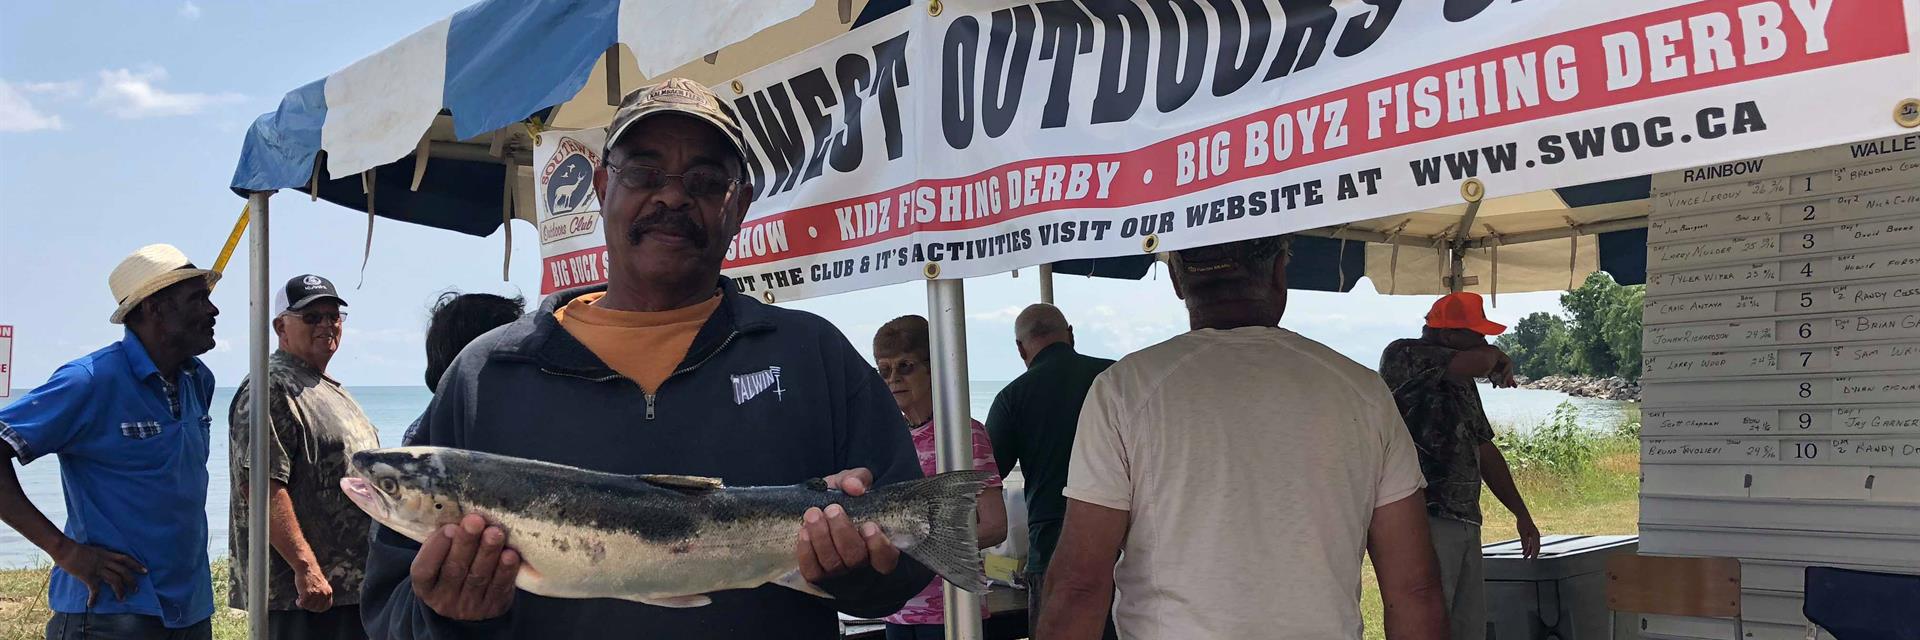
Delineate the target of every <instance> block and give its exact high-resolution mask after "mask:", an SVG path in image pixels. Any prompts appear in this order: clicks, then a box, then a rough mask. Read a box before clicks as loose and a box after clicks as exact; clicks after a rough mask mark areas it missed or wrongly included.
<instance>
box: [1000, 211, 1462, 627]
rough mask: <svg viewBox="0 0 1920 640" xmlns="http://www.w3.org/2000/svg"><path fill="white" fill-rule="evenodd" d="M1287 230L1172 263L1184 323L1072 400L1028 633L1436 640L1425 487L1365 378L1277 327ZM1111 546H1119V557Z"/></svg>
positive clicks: (1379, 395)
mask: <svg viewBox="0 0 1920 640" xmlns="http://www.w3.org/2000/svg"><path fill="white" fill-rule="evenodd" d="M1287 244H1288V242H1287V239H1286V238H1285V237H1278V238H1261V239H1257V240H1249V241H1243V242H1236V243H1229V244H1225V245H1218V246H1212V247H1203V248H1199V249H1189V250H1186V251H1181V252H1179V253H1177V254H1175V255H1174V257H1173V260H1172V270H1173V286H1174V292H1175V294H1177V295H1179V296H1180V298H1181V299H1182V300H1184V301H1186V305H1187V313H1188V316H1189V319H1190V323H1191V325H1192V327H1193V330H1192V331H1190V332H1188V333H1186V334H1184V335H1181V336H1179V337H1176V338H1173V339H1172V340H1168V341H1166V342H1163V343H1160V344H1158V345H1154V346H1152V347H1148V348H1147V349H1145V350H1143V351H1140V352H1139V353H1135V354H1133V355H1130V356H1127V357H1125V358H1122V359H1121V360H1120V361H1119V362H1118V363H1116V364H1114V365H1113V367H1112V368H1109V369H1108V370H1107V371H1106V373H1103V374H1101V375H1100V377H1099V379H1098V380H1096V381H1095V382H1094V385H1093V390H1092V391H1091V392H1090V393H1089V395H1088V396H1087V402H1086V405H1085V406H1084V407H1083V408H1082V409H1081V411H1080V424H1079V429H1078V434H1077V435H1076V436H1075V438H1074V445H1073V457H1072V462H1071V463H1070V464H1069V472H1068V477H1067V487H1066V490H1065V491H1064V492H1063V493H1064V494H1065V495H1066V497H1067V498H1068V501H1067V517H1066V525H1065V528H1064V530H1063V532H1062V533H1061V536H1060V545H1059V548H1058V549H1057V550H1056V551H1055V555H1054V558H1053V562H1052V565H1051V566H1050V568H1049V570H1048V574H1049V575H1048V577H1047V585H1046V588H1047V593H1046V594H1045V596H1044V597H1045V598H1046V601H1047V603H1048V605H1047V610H1046V614H1045V616H1044V617H1043V618H1042V619H1041V620H1040V621H1039V627H1038V631H1039V632H1038V633H1037V634H1035V637H1037V638H1046V639H1047V640H1076V639H1089V638H1097V637H1099V636H1100V632H1101V629H1102V627H1103V626H1104V624H1105V617H1106V612H1107V610H1108V606H1109V604H1108V603H1109V598H1112V610H1113V614H1114V618H1115V622H1116V623H1117V624H1118V626H1119V631H1120V637H1122V638H1140V639H1158V638H1181V639H1185V638H1313V639H1321V638H1359V637H1360V635H1361V621H1360V562H1361V554H1362V553H1363V552H1367V553H1370V554H1371V556H1372V559H1373V565H1374V570H1375V571H1376V572H1377V573H1378V574H1379V578H1380V592H1381V597H1382V600H1383V601H1384V603H1385V605H1386V607H1385V609H1386V621H1385V622H1386V632H1387V637H1388V638H1390V639H1391V640H1411V639H1422V640H1425V639H1435V640H1438V639H1444V638H1446V637H1447V621H1446V612H1445V609H1444V607H1443V605H1442V602H1441V587H1440V581H1439V574H1438V570H1437V568H1436V565H1435V562H1434V555H1433V545H1432V543H1431V541H1430V540H1429V539H1428V536H1427V512H1426V503H1425V496H1424V495H1423V493H1422V492H1421V488H1422V487H1424V486H1425V484H1426V483H1425V481H1424V479H1423V477H1422V475H1421V473H1420V465H1419V462H1418V460H1417V458H1416V456H1415V452H1414V447H1413V441H1412V439H1411V438H1410V437H1409V436H1408V435H1407V428H1406V426H1405V424H1403V423H1402V422H1401V419H1400V414H1399V412H1398V409H1397V407H1396V406H1395V405H1394V402H1393V396H1392V395H1391V394H1390V393H1389V392H1388V390H1387V388H1386V386H1385V385H1384V384H1383V383H1382V382H1381V381H1380V376H1379V374H1376V373H1374V372H1373V371H1372V370H1370V369H1367V368H1366V367H1364V366H1361V365H1359V364H1356V363H1354V362H1353V361H1352V360H1349V359H1347V358H1345V357H1342V356H1341V355H1340V354H1338V353H1335V352H1334V351H1333V350H1332V349H1329V348H1327V347H1326V346H1324V345H1321V344H1319V343H1317V342H1314V341H1312V340H1308V339H1306V338H1304V337H1301V336H1300V335H1298V334H1295V333H1293V332H1291V331H1287V330H1285V329H1281V328H1279V327H1278V326H1277V325H1279V323H1280V316H1281V314H1282V313H1283V312H1284V311H1285V309H1286V301H1287V283H1286V262H1287V261H1286V253H1287ZM1122 552H1124V554H1123V553H1122Z"/></svg>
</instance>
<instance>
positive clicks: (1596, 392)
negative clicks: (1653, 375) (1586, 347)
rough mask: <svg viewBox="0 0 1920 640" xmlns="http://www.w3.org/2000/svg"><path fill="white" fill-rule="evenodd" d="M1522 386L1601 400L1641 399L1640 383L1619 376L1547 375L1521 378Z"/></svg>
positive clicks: (1519, 380) (1634, 400) (1636, 400)
mask: <svg viewBox="0 0 1920 640" xmlns="http://www.w3.org/2000/svg"><path fill="white" fill-rule="evenodd" d="M1517 381H1518V382H1519V383H1520V386H1521V387H1522V388H1526V389H1544V390H1547V391H1558V392H1561V393H1564V394H1567V395H1570V396H1575V397H1579V398H1599V399H1601V400H1623V401H1628V402H1639V401H1640V383H1638V382H1629V381H1627V380H1626V379H1625V378H1621V377H1619V376H1613V377H1607V378H1590V377H1586V376H1547V377H1545V378H1541V379H1539V380H1529V379H1526V378H1519V379H1518V380H1517Z"/></svg>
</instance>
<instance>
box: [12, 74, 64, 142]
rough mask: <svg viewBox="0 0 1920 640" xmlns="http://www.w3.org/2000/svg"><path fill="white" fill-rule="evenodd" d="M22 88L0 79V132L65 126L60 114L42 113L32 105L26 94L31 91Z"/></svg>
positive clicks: (56, 128)
mask: <svg viewBox="0 0 1920 640" xmlns="http://www.w3.org/2000/svg"><path fill="white" fill-rule="evenodd" d="M24 88H26V87H25V86H24V85H23V86H21V87H20V88H15V86H14V85H12V84H9V83H7V81H5V80H0V132H23V131H42V130H48V129H53V130H58V129H62V128H64V127H65V125H64V124H62V123H61V122H60V116H58V115H53V114H47V113H42V112H41V111H40V110H39V109H38V108H36V107H34V106H33V103H32V102H29V101H28V100H27V96H26V94H27V93H30V92H31V91H22V90H21V89H24Z"/></svg>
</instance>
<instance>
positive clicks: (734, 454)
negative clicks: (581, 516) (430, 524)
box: [362, 78, 933, 640]
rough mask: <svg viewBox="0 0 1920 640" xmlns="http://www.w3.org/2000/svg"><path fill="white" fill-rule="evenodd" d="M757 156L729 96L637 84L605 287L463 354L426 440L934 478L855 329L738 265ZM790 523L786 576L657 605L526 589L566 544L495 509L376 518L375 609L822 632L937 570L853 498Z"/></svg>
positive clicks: (492, 621)
mask: <svg viewBox="0 0 1920 640" xmlns="http://www.w3.org/2000/svg"><path fill="white" fill-rule="evenodd" d="M746 148H747V147H746V144H745V143H744V142H743V134H742V133H741V129H740V125H739V123H738V121H736V120H735V119H734V116H733V113H732V111H731V107H729V106H728V105H727V103H726V102H723V101H722V100H721V99H720V98H719V97H718V96H716V95H714V94H713V92H712V91H711V90H709V89H707V88H706V87H705V86H703V85H701V84H699V83H697V82H692V81H689V80H686V79H682V78H669V79H666V80H663V81H661V82H659V83H657V84H653V85H649V86H646V87H642V88H640V89H637V90H635V91H633V92H632V93H629V94H627V96H626V98H625V99H623V100H622V101H621V104H620V107H619V108H618V109H617V110H615V112H614V115H613V120H612V123H611V124H610V125H609V126H608V128H607V140H606V143H605V146H604V147H602V149H601V151H602V152H603V155H602V156H601V163H600V165H599V166H598V167H596V168H595V170H594V174H593V186H594V192H595V193H596V194H598V195H599V197H600V199H601V204H602V207H601V211H600V213H601V224H602V226H601V230H602V233H603V234H604V236H605V240H606V242H607V247H606V249H607V253H606V263H607V264H606V274H607V282H606V284H605V285H604V286H591V287H581V288H577V289H570V290H566V291H560V292H557V293H555V294H553V295H551V296H549V297H547V299H546V300H545V301H543V302H542V303H541V305H540V309H539V310H538V311H536V312H534V313H530V314H527V315H525V316H522V317H520V318H519V319H517V320H514V321H513V322H512V323H510V324H508V325H506V326H504V327H501V328H500V329H498V330H496V331H489V332H487V334H486V335H483V336H480V337H479V338H478V339H475V340H474V341H473V343H472V344H470V345H468V346H467V348H465V349H463V350H461V352H460V355H458V356H456V357H455V358H454V359H453V364H452V365H450V366H448V367H447V369H446V372H445V374H444V379H442V380H441V381H440V385H439V387H438V388H436V389H435V390H434V395H433V401H432V402H431V403H430V404H428V406H427V415H426V417H425V419H423V420H422V421H421V422H420V430H419V431H418V432H416V433H415V434H414V437H413V439H412V442H411V443H410V444H417V445H423V446H438V447H456V448H460V449H467V450H473V451H482V452H486V453H493V454H499V455H507V456H513V457H517V458H525V459H531V460H541V461H546V462H554V463H560V464H565V465H569V466H574V467H580V468H584V469H588V470H591V471H599V472H603V473H615V474H621V475H646V474H653V475H681V476H702V477H704V478H708V480H701V482H702V483H703V484H717V483H719V482H721V481H722V480H724V482H725V483H726V484H728V485H732V486H770V485H774V486H780V485H797V484H802V483H806V484H809V485H814V486H819V485H821V484H824V486H825V487H827V488H828V489H829V490H839V491H842V492H844V493H845V494H846V495H848V496H855V497H857V496H861V495H866V494H867V491H868V489H870V488H873V487H878V486H885V485H888V484H893V483H897V482H904V481H909V480H917V479H920V478H921V477H922V476H923V473H922V472H921V470H920V465H918V464H916V461H915V459H914V453H913V441H912V438H911V437H910V436H909V435H908V434H907V430H906V429H903V428H901V418H900V409H899V408H898V407H896V406H894V402H893V401H892V398H890V397H889V394H888V393H887V387H886V385H885V384H884V383H882V382H881V380H880V376H878V375H875V373H874V370H873V367H871V366H868V365H867V362H866V360H865V359H864V358H862V357H861V356H860V352H859V351H857V350H855V349H854V347H853V345H852V344H851V343H849V342H848V341H847V338H846V336H845V335H843V334H841V333H840V331H839V330H838V329H836V328H834V326H833V324H831V323H829V322H827V321H826V320H825V319H823V318H820V317H819V316H815V315H812V314H809V313H805V312H802V311H795V310H792V309H784V308H780V307H775V306H773V305H769V304H765V303H762V302H761V301H760V300H759V299H758V298H755V297H753V296H748V295H743V294H741V293H740V290H739V287H738V285H737V284H736V283H735V282H734V280H733V279H731V278H727V277H723V276H721V275H720V265H721V263H722V262H724V261H725V259H726V255H727V250H728V247H729V245H730V244H731V243H732V242H733V240H734V238H735V237H736V236H738V235H739V234H740V227H741V223H742V221H743V220H745V218H746V214H747V208H748V205H750V204H751V203H752V202H753V197H754V193H755V190H754V186H753V185H752V184H751V183H750V182H749V180H750V179H751V177H750V175H749V172H748V169H747V162H748V157H749V156H748V154H747V151H746ZM683 486H684V485H683ZM792 531H793V536H794V543H793V562H794V565H795V567H797V568H798V571H796V572H795V575H793V576H789V577H787V578H785V579H783V580H782V584H785V585H789V586H781V585H771V584H770V585H765V586H762V587H759V588H754V589H732V590H725V591H720V592H716V593H712V594H707V595H703V596H700V597H698V598H692V597H688V598H673V599H671V600H667V601H654V602H651V603H649V602H644V601H627V600H615V599H610V598H600V599H568V598H555V597H546V596H540V595H535V594H533V593H528V592H523V591H519V590H518V589H516V588H515V584H516V581H517V579H518V577H520V574H521V572H522V571H526V572H527V575H528V576H532V577H537V576H538V575H539V574H538V572H539V571H540V567H537V566H527V565H525V564H523V563H522V558H521V557H520V553H519V551H517V550H516V549H517V548H520V545H528V544H552V543H554V541H552V540H540V539H521V538H520V537H518V536H521V535H522V534H521V533H519V532H509V531H507V530H506V528H505V527H502V526H500V525H499V523H490V522H488V521H487V520H486V519H485V518H483V517H481V516H480V515H478V514H467V515H466V516H465V517H464V518H463V519H462V520H461V521H460V522H459V523H457V524H452V525H448V526H446V527H443V528H442V529H440V530H439V531H437V532H432V533H429V534H428V535H426V536H425V540H423V541H418V542H416V541H415V540H414V539H411V538H409V537H407V536H405V535H403V534H401V533H400V532H397V531H394V530H392V529H389V528H386V527H380V526H376V527H375V528H374V533H373V536H372V539H371V540H370V541H369V543H368V546H369V547H370V548H371V552H370V557H369V559H368V560H367V581H366V585H365V589H364V592H363V596H362V597H363V600H362V602H363V603H364V604H365V608H364V610H363V616H362V617H363V621H364V622H365V623H366V626H367V629H368V631H369V632H370V634H371V635H372V636H373V637H376V638H390V639H393V640H406V639H412V638H461V639H467V638H476V639H480V638H484V639H496V638H539V639H540V640H549V639H560V640H564V639H566V638H583V639H584V638H603V637H607V636H608V635H610V634H614V635H617V634H626V635H634V634H644V635H645V636H647V637H649V638H701V639H702V640H706V639H723V638H818V639H821V640H825V639H828V638H838V637H839V636H840V621H839V619H838V617H837V616H836V615H835V613H836V612H843V613H847V614H850V615H853V616H857V617H861V618H878V617H881V616H885V615H888V614H891V613H893V612H895V611H898V610H900V607H901V605H903V604H905V603H906V602H907V600H908V599H909V598H912V597H913V595H914V594H916V593H919V592H920V590H921V589H922V588H924V587H926V585H927V582H928V581H930V580H932V579H933V572H932V571H931V570H930V569H928V568H927V567H926V565H924V564H921V563H920V562H918V561H915V560H913V559H912V558H911V557H908V556H903V555H902V553H901V551H900V549H899V548H898V547H895V546H894V545H893V541H892V540H891V538H890V537H889V536H887V535H886V534H885V533H884V532H883V531H882V530H881V528H880V526H879V525H878V524H876V523H873V522H867V521H860V520H856V519H855V518H854V517H852V516H851V515H850V514H849V512H848V511H847V509H846V508H845V507H844V506H843V505H841V504H830V505H828V506H827V507H826V508H824V509H819V508H814V509H809V510H807V511H806V512H804V513H803V514H802V515H801V516H800V517H797V518H794V521H793V529H792ZM572 548H574V549H577V551H576V552H577V553H589V551H588V549H587V545H579V546H577V547H572ZM595 549H596V551H593V552H594V553H597V552H598V551H597V547H596V548H595ZM608 551H612V550H610V549H609V550H608ZM596 561H597V560H596ZM790 586H791V587H792V588H790ZM801 589H806V591H805V592H803V591H801ZM821 592H824V593H825V594H827V595H828V596H830V597H826V598H822V597H819V596H818V595H814V594H817V593H821ZM658 605H665V606H658Z"/></svg>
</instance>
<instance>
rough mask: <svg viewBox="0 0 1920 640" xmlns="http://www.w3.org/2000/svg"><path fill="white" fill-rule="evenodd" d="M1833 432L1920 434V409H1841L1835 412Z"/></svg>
mask: <svg viewBox="0 0 1920 640" xmlns="http://www.w3.org/2000/svg"><path fill="white" fill-rule="evenodd" d="M1833 430H1834V431H1835V432H1838V433H1855V434H1868V435H1873V434H1904V433H1914V434H1920V407H1861V408H1850V407H1841V408H1838V409H1834V410H1833Z"/></svg>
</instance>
